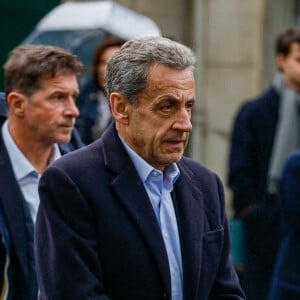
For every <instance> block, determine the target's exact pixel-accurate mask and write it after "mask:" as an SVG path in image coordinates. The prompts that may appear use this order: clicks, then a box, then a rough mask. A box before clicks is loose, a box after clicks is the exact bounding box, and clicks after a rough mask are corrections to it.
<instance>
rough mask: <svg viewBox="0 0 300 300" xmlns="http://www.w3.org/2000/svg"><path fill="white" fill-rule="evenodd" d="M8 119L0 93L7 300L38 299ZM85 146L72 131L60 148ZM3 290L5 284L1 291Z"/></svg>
mask: <svg viewBox="0 0 300 300" xmlns="http://www.w3.org/2000/svg"><path fill="white" fill-rule="evenodd" d="M5 120H6V103H5V98H4V93H0V210H1V211H0V213H1V212H2V213H1V214H2V215H3V220H1V222H0V234H1V235H4V234H8V237H6V238H7V240H8V243H9V246H10V253H9V256H10V268H9V284H10V286H9V291H10V293H9V298H8V299H9V300H12V299H13V300H36V299H37V291H38V287H37V279H36V274H35V269H34V262H33V259H34V257H33V256H34V254H33V224H32V221H31V219H30V215H29V211H28V209H27V207H26V205H25V199H24V197H23V194H22V191H21V189H20V188H19V185H18V183H17V181H16V179H15V176H14V172H13V168H12V165H11V162H10V158H9V156H8V152H7V151H8V150H7V149H6V147H5V145H4V142H3V139H2V134H1V127H2V126H1V125H2V123H3V122H4V121H5ZM82 146H83V143H82V141H81V139H80V137H79V134H78V132H76V130H73V133H72V139H71V141H70V143H68V144H61V145H59V148H60V151H61V153H62V154H65V153H67V152H70V151H72V150H75V149H78V148H80V147H82ZM1 238H3V236H1ZM6 249H7V247H6ZM6 249H4V248H2V249H1V251H0V255H1V257H0V264H1V265H0V268H1V269H0V272H1V273H2V272H3V268H4V265H3V261H4V255H5V254H6V253H5V250H6ZM1 288H2V281H1V285H0V290H1Z"/></svg>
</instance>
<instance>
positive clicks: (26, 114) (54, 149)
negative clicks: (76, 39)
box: [0, 45, 82, 300]
mask: <svg viewBox="0 0 300 300" xmlns="http://www.w3.org/2000/svg"><path fill="white" fill-rule="evenodd" d="M4 69H5V95H6V105H7V119H6V120H5V121H4V123H3V125H2V127H1V131H0V213H1V216H3V218H0V226H1V234H2V238H3V232H5V230H2V228H4V229H5V228H6V229H7V235H8V236H7V240H8V243H6V244H8V246H9V247H6V250H8V252H9V253H8V254H9V255H8V258H9V259H8V262H7V264H4V266H3V264H1V267H2V268H3V267H4V268H5V269H4V270H1V274H2V273H3V272H4V274H5V276H4V278H5V279H7V280H6V281H5V280H4V281H2V282H1V284H2V286H1V295H5V297H4V296H3V297H4V298H1V299H9V300H36V299H37V296H38V284H37V278H36V271H35V261H34V252H33V231H34V224H35V220H36V213H37V209H38V206H39V196H38V182H39V179H40V176H41V174H42V173H43V172H44V170H45V169H46V167H47V166H48V165H49V164H51V163H52V162H53V161H54V160H56V159H57V158H59V157H60V156H61V155H62V152H61V150H60V148H59V146H58V144H64V145H66V143H68V142H69V141H70V139H71V134H72V131H73V128H74V123H75V118H76V117H77V116H78V114H79V111H78V109H77V107H76V103H75V100H76V97H77V95H78V93H79V88H78V82H77V75H78V74H79V72H81V69H82V64H81V62H80V61H79V60H78V58H77V57H75V56H74V55H72V54H71V53H69V52H67V51H65V50H63V49H61V48H57V47H52V46H34V45H21V46H18V47H16V48H15V49H13V50H12V51H11V53H10V55H9V57H8V60H7V61H6V63H5V66H4ZM2 96H3V94H2ZM2 103H3V102H2ZM1 111H2V109H1ZM72 146H73V145H72ZM75 147H76V145H75ZM67 148H68V147H67ZM2 221H3V222H2ZM1 254H2V252H1ZM1 261H4V258H3V257H1Z"/></svg>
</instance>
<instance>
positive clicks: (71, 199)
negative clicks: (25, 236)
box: [36, 123, 244, 300]
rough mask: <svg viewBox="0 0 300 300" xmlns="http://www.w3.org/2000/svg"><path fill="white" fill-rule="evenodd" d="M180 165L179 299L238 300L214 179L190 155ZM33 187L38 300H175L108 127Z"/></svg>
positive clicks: (147, 207)
mask: <svg viewBox="0 0 300 300" xmlns="http://www.w3.org/2000/svg"><path fill="white" fill-rule="evenodd" d="M178 167H179V169H180V173H181V175H180V177H179V179H178V180H177V182H176V184H175V194H176V200H175V201H176V205H175V206H176V207H177V220H178V226H179V231H180V241H181V249H182V261H183V276H184V295H185V297H184V299H189V300H208V299H210V300H217V299H232V300H233V299H244V296H243V292H242V291H241V289H240V286H239V283H238V279H237V276H236V273H235V272H234V270H233V267H232V264H231V261H230V258H229V247H230V246H229V235H228V226H227V221H226V216H225V211H224V196H223V190H222V185H221V183H220V180H219V179H218V177H217V176H216V175H215V174H213V173H212V172H210V171H209V170H207V169H206V168H204V167H203V166H201V165H200V164H198V163H196V162H194V161H192V160H190V159H187V158H182V159H181V160H180V161H179V162H178ZM39 192H40V199H41V202H40V207H39V211H38V216H37V223H36V254H37V267H38V268H37V270H38V278H39V280H40V291H41V299H43V300H45V299H56V300H62V299H74V300H76V299H99V300H100V299H103V300H104V299H114V300H154V299H171V282H170V281H171V280H170V275H169V265H168V258H167V253H166V249H165V246H164V241H163V237H162V234H161V231H160V227H159V225H158V222H157V220H156V217H155V214H154V211H153V208H152V206H151V203H150V200H149V198H148V195H147V192H146V190H145V188H144V186H143V183H142V182H141V180H140V178H139V175H138V173H137V171H136V169H135V167H134V165H133V163H132V161H131V159H130V158H129V156H128V154H127V152H126V150H125V148H124V146H123V145H122V143H121V141H120V139H119V137H118V135H117V132H116V130H115V124H114V123H113V124H112V125H111V126H110V127H109V128H108V129H107V130H106V131H105V132H104V134H103V135H102V137H101V138H100V139H99V140H97V141H95V142H94V143H92V144H90V145H88V146H86V147H84V148H82V149H80V150H78V151H74V152H72V153H70V154H68V155H66V156H64V157H62V158H61V159H59V160H57V161H56V162H54V163H53V164H52V165H51V166H50V167H49V168H48V169H47V170H46V171H45V172H44V174H43V176H42V178H41V181H40V188H39Z"/></svg>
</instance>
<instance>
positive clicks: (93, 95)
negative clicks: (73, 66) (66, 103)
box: [75, 37, 125, 144]
mask: <svg viewBox="0 0 300 300" xmlns="http://www.w3.org/2000/svg"><path fill="white" fill-rule="evenodd" d="M124 43H125V41H124V40H123V39H120V38H117V37H108V38H107V39H105V40H103V41H102V42H101V43H100V44H99V45H98V47H97V48H96V50H95V53H94V58H93V65H92V67H91V75H92V78H91V79H90V81H88V83H87V84H86V85H85V87H83V89H82V91H81V92H80V94H79V97H78V100H77V106H78V108H79V111H80V116H79V117H78V118H77V120H76V124H75V126H76V128H77V129H78V131H79V133H80V136H81V138H82V140H83V142H84V143H86V144H89V143H91V142H92V141H94V140H95V139H97V138H99V137H100V135H101V134H102V133H103V131H104V130H105V129H106V128H107V126H108V125H109V124H110V122H111V112H110V108H109V101H108V99H107V96H106V92H105V70H106V65H107V62H108V60H109V59H110V58H111V56H112V55H113V54H114V53H115V52H116V51H118V50H119V49H120V47H121V46H122V45H123V44H124Z"/></svg>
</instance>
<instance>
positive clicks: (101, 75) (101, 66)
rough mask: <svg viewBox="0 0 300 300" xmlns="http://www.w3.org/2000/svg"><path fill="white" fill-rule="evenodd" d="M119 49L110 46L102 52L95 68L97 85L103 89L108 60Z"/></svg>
mask: <svg viewBox="0 0 300 300" xmlns="http://www.w3.org/2000/svg"><path fill="white" fill-rule="evenodd" d="M119 49H120V46H111V47H108V48H106V49H105V50H104V52H103V53H102V56H101V57H100V59H99V62H98V66H97V74H98V83H99V85H100V86H101V87H102V88H103V87H104V86H105V71H106V66H107V63H108V61H109V59H110V58H111V57H112V56H113V55H114V54H115V53H116V52H117V51H118V50H119Z"/></svg>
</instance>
